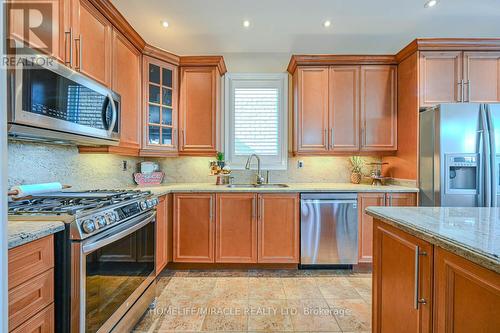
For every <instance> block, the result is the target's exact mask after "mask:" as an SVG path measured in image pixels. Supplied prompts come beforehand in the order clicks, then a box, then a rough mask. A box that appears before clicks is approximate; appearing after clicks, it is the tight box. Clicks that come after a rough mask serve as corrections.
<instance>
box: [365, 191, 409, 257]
mask: <svg viewBox="0 0 500 333" xmlns="http://www.w3.org/2000/svg"><path fill="white" fill-rule="evenodd" d="M416 205H417V195H416V193H397V192H391V193H359V194H358V209H359V211H358V225H359V233H358V244H359V247H358V257H359V259H358V261H359V262H360V263H371V262H372V258H373V217H371V216H370V215H368V214H366V213H365V209H366V207H369V206H416Z"/></svg>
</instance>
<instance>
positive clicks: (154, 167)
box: [141, 162, 160, 173]
mask: <svg viewBox="0 0 500 333" xmlns="http://www.w3.org/2000/svg"><path fill="white" fill-rule="evenodd" d="M158 170H160V166H159V165H158V163H155V162H141V173H152V172H155V171H158Z"/></svg>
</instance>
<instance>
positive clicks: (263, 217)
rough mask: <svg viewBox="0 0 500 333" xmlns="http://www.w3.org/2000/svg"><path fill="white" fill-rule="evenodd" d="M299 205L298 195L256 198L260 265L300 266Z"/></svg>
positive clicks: (275, 195)
mask: <svg viewBox="0 0 500 333" xmlns="http://www.w3.org/2000/svg"><path fill="white" fill-rule="evenodd" d="M298 201H299V198H298V195H297V194H260V195H259V226H258V262H259V263H298V262H299V244H300V241H299V202H298Z"/></svg>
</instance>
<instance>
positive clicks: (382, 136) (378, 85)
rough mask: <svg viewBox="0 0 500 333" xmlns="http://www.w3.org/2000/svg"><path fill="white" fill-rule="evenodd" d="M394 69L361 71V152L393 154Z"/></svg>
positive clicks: (370, 68) (394, 135)
mask: <svg viewBox="0 0 500 333" xmlns="http://www.w3.org/2000/svg"><path fill="white" fill-rule="evenodd" d="M396 90H397V88H396V66H386V65H373V66H362V67H361V89H360V91H361V98H360V104H361V106H360V112H361V117H360V118H361V119H360V121H361V150H362V151H385V150H397V102H396V98H397V91H396Z"/></svg>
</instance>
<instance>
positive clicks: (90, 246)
mask: <svg viewBox="0 0 500 333" xmlns="http://www.w3.org/2000/svg"><path fill="white" fill-rule="evenodd" d="M155 218H156V211H153V212H152V213H149V214H148V215H147V217H144V216H138V217H136V218H134V219H132V220H130V221H129V222H127V223H125V224H124V225H123V226H120V227H119V228H120V229H119V230H117V232H116V233H113V234H111V235H109V236H105V237H101V238H99V239H96V240H92V241H90V242H88V243H84V244H83V246H82V254H84V255H87V254H89V253H91V252H94V251H95V250H98V249H100V248H101V247H104V246H106V245H108V244H111V243H113V242H116V241H117V240H120V239H122V238H123V237H126V236H128V235H130V234H131V233H133V232H135V231H137V230H139V229H141V228H142V227H144V226H145V225H147V224H149V223H151V222H152V221H154V219H155Z"/></svg>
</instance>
